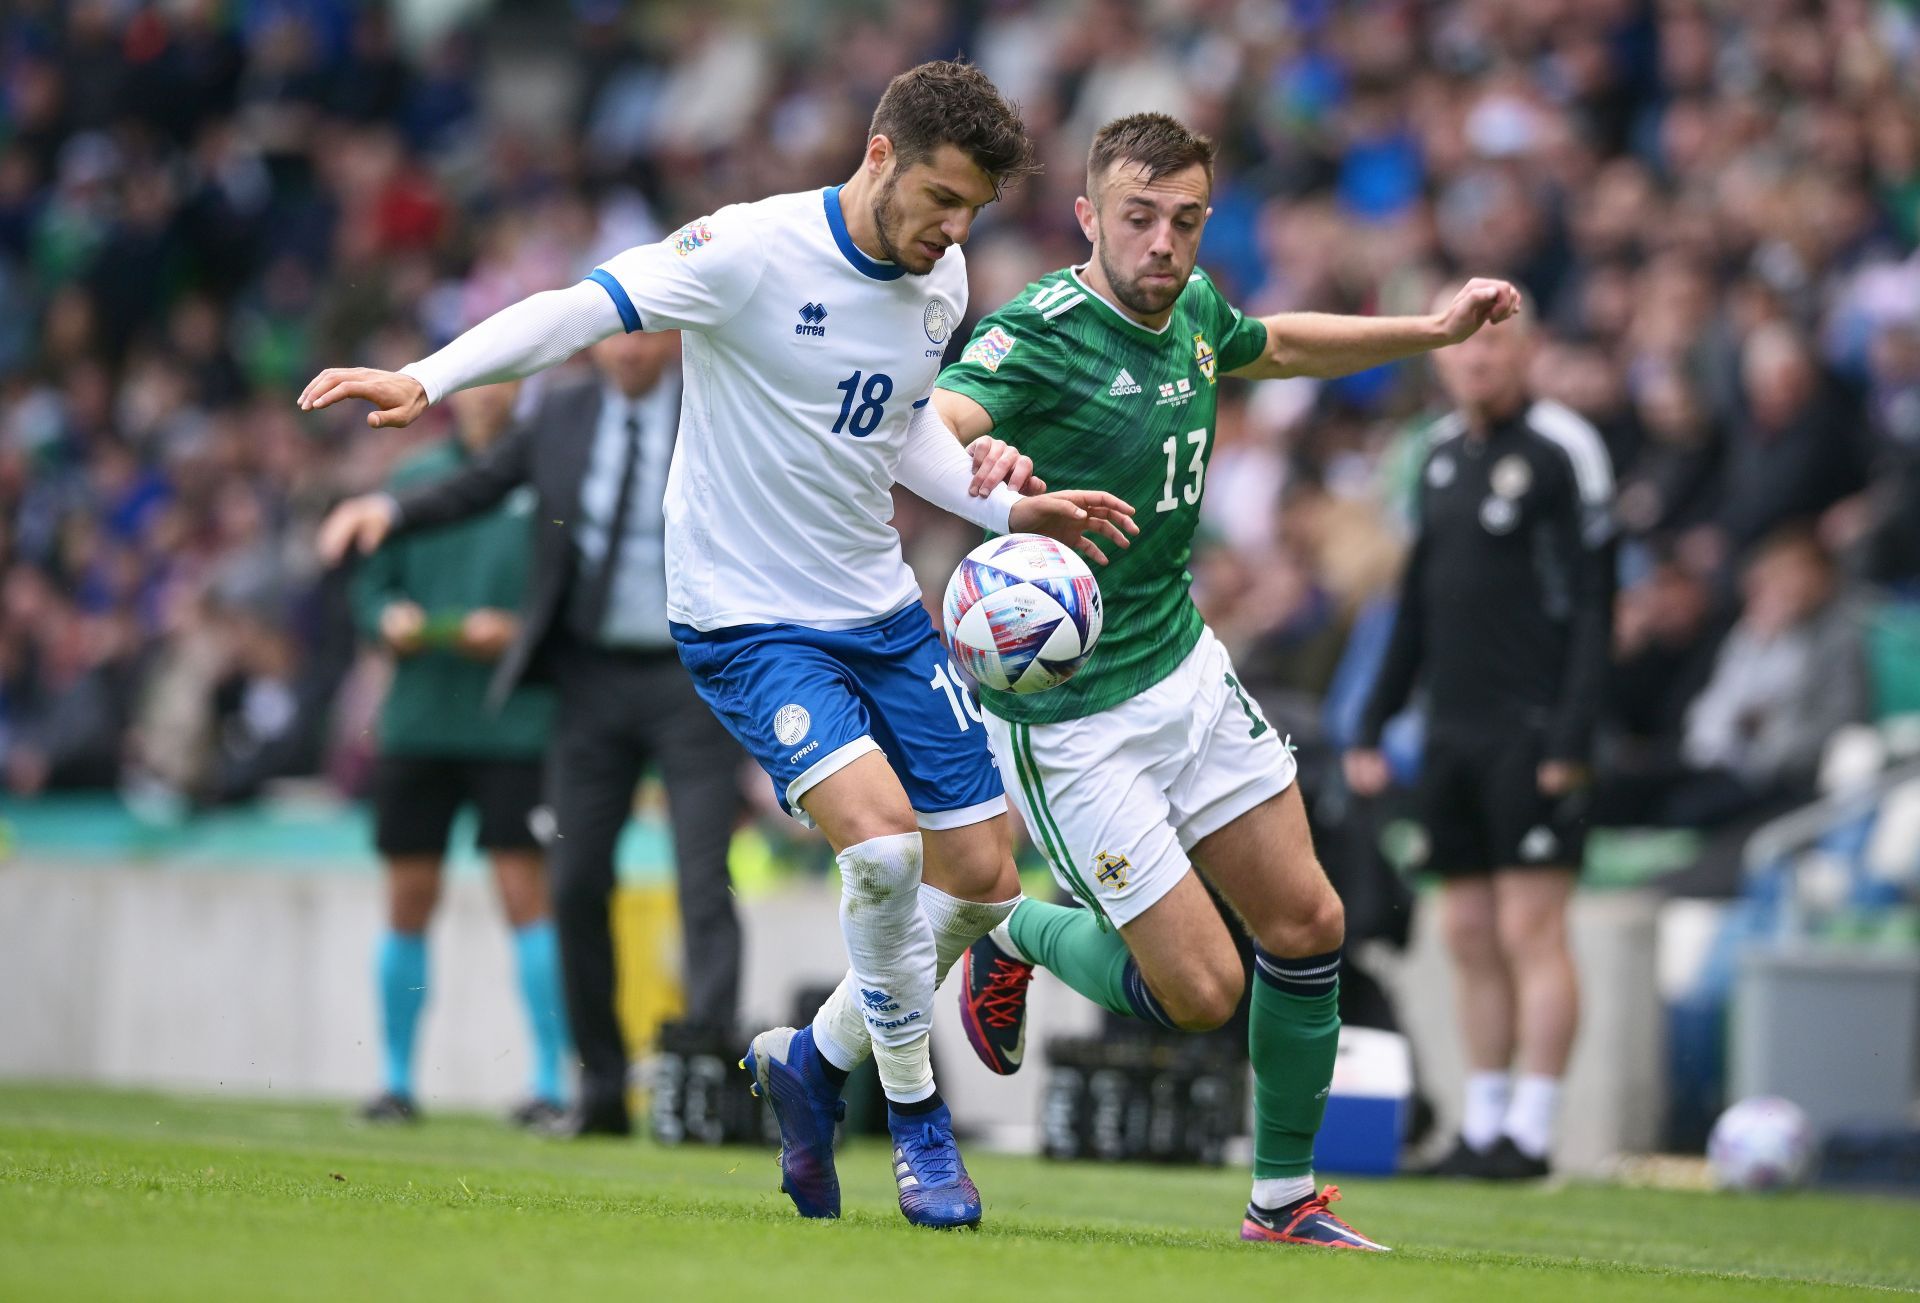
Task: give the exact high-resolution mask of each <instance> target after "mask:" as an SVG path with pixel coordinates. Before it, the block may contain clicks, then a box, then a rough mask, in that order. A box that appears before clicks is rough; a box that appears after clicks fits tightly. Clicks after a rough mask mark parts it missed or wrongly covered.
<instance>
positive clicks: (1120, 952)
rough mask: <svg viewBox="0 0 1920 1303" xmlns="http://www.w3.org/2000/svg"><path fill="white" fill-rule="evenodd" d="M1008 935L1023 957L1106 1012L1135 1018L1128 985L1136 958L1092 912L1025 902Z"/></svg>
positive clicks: (1011, 918) (1011, 919)
mask: <svg viewBox="0 0 1920 1303" xmlns="http://www.w3.org/2000/svg"><path fill="white" fill-rule="evenodd" d="M1007 935H1009V936H1011V937H1012V938H1013V944H1015V945H1016V946H1019V947H1020V953H1021V954H1023V955H1025V956H1026V957H1027V958H1028V959H1029V960H1031V961H1032V962H1033V963H1035V964H1038V965H1039V966H1040V967H1042V968H1044V969H1046V970H1047V971H1048V972H1049V973H1052V974H1053V975H1054V976H1055V977H1057V978H1059V979H1060V980H1061V981H1063V982H1065V983H1066V984H1067V985H1068V986H1071V987H1072V988H1073V989H1074V990H1076V991H1078V992H1080V994H1082V995H1084V996H1086V997H1087V999H1089V1000H1091V1001H1093V1002H1094V1003H1095V1004H1097V1005H1099V1006H1100V1007H1101V1008H1102V1009H1105V1010H1107V1011H1108V1012H1110V1013H1117V1014H1122V1015H1124V1016H1127V1017H1131V1016H1133V1006H1132V1005H1131V1004H1129V1003H1128V1002H1127V983H1126V971H1127V965H1128V964H1130V963H1131V962H1133V956H1132V955H1130V954H1128V953H1127V943H1126V942H1124V941H1122V940H1121V939H1120V934H1119V933H1117V932H1113V931H1110V930H1108V929H1107V928H1104V927H1102V926H1101V925H1100V917H1099V915H1097V914H1095V913H1094V912H1093V911H1092V910H1090V909H1075V908H1073V907H1072V906H1068V905H1049V904H1047V903H1046V902H1044V901H1039V900H1023V901H1021V902H1020V904H1019V906H1018V907H1017V908H1016V909H1015V910H1014V911H1013V913H1012V915H1010V916H1009V917H1008V919H1007Z"/></svg>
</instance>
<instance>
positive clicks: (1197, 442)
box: [835, 426, 1207, 511]
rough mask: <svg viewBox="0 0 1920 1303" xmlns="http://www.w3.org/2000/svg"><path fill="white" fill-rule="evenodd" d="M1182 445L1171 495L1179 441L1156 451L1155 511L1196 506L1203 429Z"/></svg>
mask: <svg viewBox="0 0 1920 1303" xmlns="http://www.w3.org/2000/svg"><path fill="white" fill-rule="evenodd" d="M835 428H836V429H837V428H838V427H835ZM1186 441H1187V442H1188V443H1190V444H1192V445H1193V457H1192V458H1191V459H1190V460H1189V461H1188V462H1187V474H1186V481H1187V482H1186V483H1185V484H1184V485H1182V486H1181V487H1180V491H1179V493H1178V494H1176V493H1175V492H1174V481H1175V480H1176V479H1178V478H1180V440H1179V439H1177V438H1175V437H1174V436H1172V435H1168V436H1167V441H1166V442H1165V443H1163V444H1161V445H1160V450H1161V451H1162V452H1164V453H1166V454H1167V486H1166V487H1165V488H1164V489H1162V490H1161V491H1160V501H1158V502H1156V503H1154V504H1153V509H1154V510H1155V511H1172V510H1174V509H1175V508H1177V507H1178V506H1179V505H1180V503H1181V501H1182V499H1184V500H1185V501H1186V504H1187V505H1188V506H1189V507H1197V506H1199V505H1200V489H1201V487H1202V485H1203V484H1204V482H1205V480H1206V478H1207V430H1206V427H1205V426H1202V427H1201V428H1200V429H1198V430H1188V431H1187V440H1186Z"/></svg>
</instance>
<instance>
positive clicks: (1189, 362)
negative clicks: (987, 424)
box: [937, 267, 1267, 724]
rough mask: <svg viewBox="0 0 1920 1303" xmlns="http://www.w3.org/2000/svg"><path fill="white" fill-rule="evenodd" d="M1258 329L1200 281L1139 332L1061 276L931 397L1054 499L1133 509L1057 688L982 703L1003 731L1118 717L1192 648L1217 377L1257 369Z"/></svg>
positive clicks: (1075, 280)
mask: <svg viewBox="0 0 1920 1303" xmlns="http://www.w3.org/2000/svg"><path fill="white" fill-rule="evenodd" d="M1266 346H1267V332H1266V327H1264V326H1263V325H1261V324H1260V322H1259V321H1258V320H1257V319H1255V318H1252V317H1246V316H1242V315H1241V314H1240V313H1239V312H1237V311H1236V310H1235V309H1234V308H1233V307H1232V305H1230V304H1229V303H1228V302H1227V301H1226V299H1225V298H1224V297H1223V296H1222V295H1221V293H1220V291H1219V290H1218V289H1216V288H1215V287H1214V284H1213V282H1212V280H1210V279H1209V278H1208V277H1207V274H1206V273H1205V272H1201V271H1196V272H1194V273H1193V276H1192V278H1191V279H1190V280H1188V282H1187V288H1186V290H1185V291H1184V292H1183V293H1182V294H1181V295H1180V298H1179V299H1178V300H1177V301H1176V302H1175V303H1174V307H1173V316H1172V318H1171V319H1169V320H1168V322H1167V324H1166V326H1165V327H1163V328H1162V329H1160V330H1157V331H1155V330H1149V329H1147V327H1145V326H1143V325H1141V324H1140V323H1139V322H1137V321H1135V320H1133V319H1132V318H1131V317H1128V316H1126V315H1125V314H1124V313H1122V312H1121V311H1120V310H1119V309H1118V308H1116V307H1114V306H1113V305H1112V304H1111V303H1109V302H1107V301H1106V300H1105V299H1103V298H1101V297H1100V296H1099V295H1098V294H1095V293H1094V292H1093V291H1092V290H1091V289H1089V288H1088V287H1087V285H1086V283H1085V282H1084V281H1083V280H1081V279H1080V276H1079V274H1078V272H1077V271H1076V270H1075V269H1073V268H1071V267H1069V268H1063V269H1062V270H1060V271H1057V272H1054V273H1052V274H1050V275H1047V276H1043V277H1042V278H1040V279H1039V280H1037V281H1035V282H1034V283H1033V284H1031V285H1029V286H1027V288H1026V289H1025V290H1024V291H1023V292H1022V293H1021V294H1020V296H1019V297H1018V298H1016V299H1014V300H1013V301H1012V302H1011V303H1009V304H1007V305H1006V306H1005V307H1003V308H1001V309H1000V310H999V311H998V312H995V313H993V314H992V315H990V316H988V317H985V318H983V319H982V320H981V322H980V324H979V326H978V327H977V328H976V329H975V330H974V333H973V338H972V340H971V341H969V343H968V345H967V349H966V351H965V352H964V353H962V354H961V355H960V360H959V361H958V362H955V363H954V364H953V365H952V366H950V367H948V368H947V369H946V370H945V371H943V372H941V373H940V379H939V381H938V382H937V383H938V385H939V387H940V388H942V389H951V390H953V391H954V392H955V393H959V394H965V395H966V396H967V397H968V398H971V399H973V400H974V401H975V402H976V403H979V404H980V406H982V407H984V408H986V410H987V413H988V414H989V415H990V416H992V417H993V432H994V434H995V435H996V436H998V437H999V438H1002V439H1005V440H1007V441H1008V442H1010V443H1013V444H1015V445H1016V446H1018V447H1019V449H1020V451H1021V452H1023V453H1025V454H1026V455H1027V456H1029V457H1031V458H1033V466H1034V470H1035V472H1036V473H1038V474H1039V476H1040V477H1041V478H1042V479H1044V480H1045V481H1046V482H1047V484H1048V485H1049V486H1050V487H1052V488H1056V489H1104V490H1105V491H1106V492H1108V493H1111V494H1114V495H1115V496H1116V497H1120V498H1124V499H1125V500H1126V501H1128V502H1130V503H1132V504H1133V509H1134V523H1135V524H1137V525H1139V526H1140V533H1139V534H1138V535H1137V536H1135V537H1134V539H1133V546H1132V547H1129V548H1120V547H1116V546H1113V545H1111V544H1107V543H1103V544H1102V545H1101V550H1102V551H1103V552H1105V553H1106V554H1107V559H1108V562H1109V564H1107V565H1105V566H1095V567H1094V571H1095V573H1096V575H1097V576H1098V578H1099V580H1100V595H1101V598H1102V600H1103V602H1104V603H1105V606H1106V626H1105V629H1104V631H1103V632H1102V633H1101V635H1100V643H1099V645H1098V646H1097V647H1095V648H1094V652H1093V657H1092V659H1090V660H1089V661H1088V662H1087V664H1086V665H1085V666H1084V667H1082V669H1081V670H1080V672H1079V673H1078V674H1076V675H1075V676H1074V677H1073V678H1071V679H1069V680H1068V681H1067V682H1065V683H1063V684H1061V685H1060V686H1059V687H1057V688H1053V689H1051V690H1049V691H1047V692H1038V693H1034V694H1032V695H1030V696H1016V695H1014V694H1013V693H1010V692H992V691H983V693H982V698H983V702H984V704H985V705H986V707H987V708H988V709H989V710H991V711H993V713H994V714H996V715H998V716H1000V717H1001V718H1002V719H1007V720H1012V721H1014V722H1016V723H1023V724H1051V723H1055V722H1058V721H1059V720H1063V719H1079V718H1081V717H1082V716H1086V715H1091V714H1094V713H1096V712H1098V711H1102V710H1106V709H1108V708H1109V707H1112V706H1116V705H1118V704H1120V703H1121V702H1123V701H1125V700H1126V699H1127V698H1129V697H1132V696H1136V695H1137V694H1139V693H1141V692H1144V691H1146V690H1147V689H1148V688H1150V687H1152V686H1153V685H1154V684H1156V683H1158V682H1159V681H1160V680H1161V679H1164V678H1165V677H1166V676H1167V675H1169V674H1171V673H1172V672H1173V670H1174V668H1175V667H1176V666H1178V665H1179V664H1180V662H1181V661H1182V660H1183V659H1184V658H1185V657H1186V655H1187V653H1188V652H1190V651H1192V650H1193V645H1194V643H1195V642H1196V641H1198V640H1199V637H1200V627H1201V622H1200V612H1199V611H1198V610H1196V609H1195V608H1194V605H1193V599H1192V598H1191V597H1190V596H1189V595H1188V592H1187V590H1188V588H1189V587H1190V586H1191V584H1192V583H1193V576H1192V575H1191V574H1190V573H1188V571H1187V561H1188V558H1189V557H1190V556H1191V555H1192V552H1193V532H1194V527H1195V526H1196V525H1198V524H1199V521H1200V495H1201V492H1202V490H1203V489H1204V488H1205V487H1206V478H1207V459H1208V458H1209V457H1210V456H1211V455H1212V454H1213V424H1214V413H1215V408H1216V406H1217V403H1216V399H1217V390H1216V388H1215V384H1216V381H1217V380H1218V378H1219V374H1220V373H1221V372H1223V371H1232V370H1235V369H1237V368H1239V367H1243V366H1245V365H1246V364H1247V363H1249V362H1251V361H1253V360H1254V359H1255V358H1257V357H1259V356H1260V354H1261V353H1262V352H1263V351H1264V350H1265V349H1266Z"/></svg>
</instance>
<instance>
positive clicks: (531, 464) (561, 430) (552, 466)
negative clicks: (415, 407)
mask: <svg viewBox="0 0 1920 1303" xmlns="http://www.w3.org/2000/svg"><path fill="white" fill-rule="evenodd" d="M600 403H601V389H600V386H599V385H598V384H597V383H596V384H585V385H577V386H569V387H567V388H564V389H556V390H555V391H553V392H552V393H549V394H548V395H547V396H546V397H545V398H544V399H543V400H542V401H541V403H540V405H539V407H538V408H536V409H535V411H534V414H533V416H532V418H531V419H529V420H527V421H526V422H524V423H522V424H519V425H516V426H515V427H514V428H513V429H511V430H509V431H508V432H507V433H506V434H504V435H502V436H501V437H500V440H499V441H498V442H497V443H495V444H494V445H493V447H491V448H489V449H487V451H486V452H485V453H483V454H482V455H481V456H479V457H477V458H475V459H474V460H473V461H472V462H471V463H470V464H469V465H468V466H467V467H466V469H464V470H462V471H461V472H460V473H459V474H458V475H454V476H452V477H450V478H448V479H444V480H441V481H440V482H439V483H437V484H430V485H427V486H425V487H424V488H419V489H415V490H412V491H411V492H407V493H403V494H401V495H399V497H398V498H397V499H396V500H397V502H398V503H399V508H400V515H399V519H398V520H397V521H395V523H394V529H393V533H394V535H396V536H397V535H399V534H402V533H410V532H412V531H414V530H417V529H432V528H433V527H434V526H436V525H445V524H448V523H450V522H452V521H456V520H465V519H467V518H468V517H470V516H476V515H479V514H480V513H481V512H483V511H486V510H487V509H488V508H490V507H492V506H493V505H494V504H495V503H497V502H499V501H500V500H501V499H502V498H504V497H506V496H507V494H509V493H511V492H513V490H515V489H516V488H519V487H520V486H521V485H523V484H530V485H532V486H533V490H534V493H535V495H536V496H537V502H536V503H535V508H534V517H533V540H534V542H533V570H532V574H531V576H530V578H529V581H528V584H527V595H526V601H525V603H524V605H523V606H522V607H521V610H520V632H519V634H518V635H517V636H516V637H515V638H514V640H513V645H512V646H511V647H509V648H508V649H507V651H506V654H505V655H504V656H502V657H501V658H500V664H499V666H498V667H497V668H496V669H495V670H494V673H493V681H492V683H491V684H490V685H489V686H488V689H487V704H488V706H489V708H492V709H498V708H499V706H500V705H501V703H503V702H505V701H506V699H507V696H508V694H509V693H511V692H512V691H513V690H514V688H515V687H517V686H518V685H519V684H520V683H521V682H522V681H528V682H543V681H549V680H551V679H552V678H553V647H554V636H555V634H557V633H559V632H561V631H562V630H563V629H564V627H565V623H566V612H567V598H568V594H569V592H570V590H571V588H572V586H573V577H574V572H575V569H576V567H577V564H578V555H579V554H578V552H577V550H576V548H575V546H574V541H573V525H572V522H573V521H574V520H575V519H576V518H577V517H578V516H579V514H580V487H581V485H582V483H583V482H584V481H585V480H586V477H587V466H588V463H589V460H590V458H591V455H592V451H593V438H594V432H595V430H596V428H597V427H598V425H599V423H600Z"/></svg>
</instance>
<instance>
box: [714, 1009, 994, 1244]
mask: <svg viewBox="0 0 1920 1303" xmlns="http://www.w3.org/2000/svg"><path fill="white" fill-rule="evenodd" d="M740 1066H741V1067H743V1068H745V1069H746V1070H747V1071H748V1072H750V1073H752V1074H753V1087H752V1089H753V1093H754V1094H756V1095H758V1096H759V1097H760V1098H762V1099H764V1100H767V1101H768V1102H769V1103H771V1104H772V1105H773V1116H774V1117H775V1119H777V1120H778V1121H779V1123H780V1188H781V1189H782V1190H784V1191H785V1192H786V1194H787V1196H788V1197H789V1198H790V1199H792V1200H793V1206H794V1207H795V1208H798V1209H799V1210H800V1215H801V1216H802V1217H838V1216H839V1215H840V1174H839V1173H838V1172H836V1171H835V1170H834V1166H833V1127H834V1123H836V1122H838V1121H839V1120H840V1119H841V1118H843V1117H845V1116H846V1114H847V1104H846V1101H845V1100H843V1099H841V1098H840V1091H839V1088H838V1087H836V1086H834V1085H833V1084H832V1083H831V1082H829V1081H828V1080H827V1074H826V1071H825V1069H824V1067H823V1066H822V1063H821V1059H820V1051H819V1050H818V1049H816V1048H815V1047H814V1044H813V1028H811V1027H802V1028H800V1029H799V1030H798V1031H795V1030H794V1029H793V1028H791V1027H775V1028H774V1029H773V1030H772V1031H765V1032H761V1033H760V1034H759V1035H758V1036H756V1037H754V1038H753V1044H752V1045H750V1046H749V1047H748V1048H747V1057H746V1058H744V1059H742V1060H740ZM976 1215H977V1214H976Z"/></svg>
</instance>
